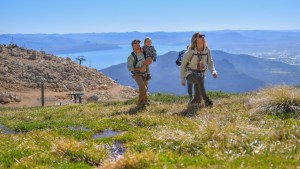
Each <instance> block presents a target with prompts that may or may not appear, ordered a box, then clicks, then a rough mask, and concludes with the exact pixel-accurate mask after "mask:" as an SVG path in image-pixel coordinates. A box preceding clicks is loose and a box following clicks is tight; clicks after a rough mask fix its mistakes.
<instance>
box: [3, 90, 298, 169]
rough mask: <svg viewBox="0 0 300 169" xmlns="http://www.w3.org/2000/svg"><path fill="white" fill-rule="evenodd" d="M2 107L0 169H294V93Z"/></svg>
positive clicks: (153, 97)
mask: <svg viewBox="0 0 300 169" xmlns="http://www.w3.org/2000/svg"><path fill="white" fill-rule="evenodd" d="M209 95H210V97H211V98H212V99H213V101H214V103H215V104H214V106H213V107H212V108H206V107H203V106H201V107H199V108H198V107H189V108H187V101H188V98H187V97H183V96H174V95H166V94H155V95H151V96H150V100H151V102H150V106H148V107H147V108H145V109H136V108H135V101H136V98H134V99H131V100H128V101H101V102H98V103H89V104H82V105H78V104H76V105H67V106H52V107H45V108H41V107H35V108H22V109H21V108H3V107H0V117H1V118H0V140H1V142H0V150H1V151H0V168H3V169H5V168H95V167H99V168H104V169H124V168H136V169H144V168H221V169H223V168H224V169H227V168H232V169H235V168H299V165H300V163H299V161H300V156H299V154H300V142H299V140H300V125H299V120H300V88H299V87H298V88H296V87H292V86H276V87H273V88H266V89H263V90H260V91H255V92H252V93H249V94H227V93H221V92H210V93H209Z"/></svg>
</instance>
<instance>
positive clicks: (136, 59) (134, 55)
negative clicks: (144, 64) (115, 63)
mask: <svg viewBox="0 0 300 169" xmlns="http://www.w3.org/2000/svg"><path fill="white" fill-rule="evenodd" d="M131 55H132V56H133V59H134V64H133V67H134V68H135V66H136V64H137V62H138V58H137V56H136V54H135V53H134V52H131Z"/></svg>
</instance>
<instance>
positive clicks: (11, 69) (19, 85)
mask: <svg viewBox="0 0 300 169" xmlns="http://www.w3.org/2000/svg"><path fill="white" fill-rule="evenodd" d="M42 81H43V82H44V86H45V90H46V92H47V95H46V96H45V97H46V98H47V99H48V100H56V101H57V102H59V98H61V99H66V98H67V97H66V93H69V92H76V91H83V92H85V96H84V98H85V99H87V98H88V97H91V96H93V95H95V96H97V97H98V98H99V99H101V100H103V99H104V100H105V99H106V100H107V99H128V98H131V97H132V96H134V95H135V92H134V91H133V89H132V88H130V87H125V86H121V85H119V84H118V83H116V82H115V81H114V80H112V79H111V78H109V77H107V76H105V75H103V74H102V73H101V72H99V71H97V70H96V69H92V68H88V67H85V66H81V65H79V64H77V63H76V62H74V61H72V60H70V59H64V58H60V57H57V56H54V55H52V54H47V53H45V52H43V51H34V50H29V49H25V48H22V47H18V46H17V45H15V44H11V45H0V93H4V92H12V93H14V94H17V95H18V94H19V95H20V96H23V97H24V99H25V98H27V100H28V99H29V100H38V96H39V93H40V88H41V82H42ZM24 92H25V94H24ZM21 93H23V94H21ZM56 94H57V95H56ZM31 95H34V97H33V96H31ZM55 95H56V96H55ZM28 97H29V98H28ZM28 104H30V103H28ZM34 104H35V103H34ZM23 106H26V105H23ZM27 106H33V105H27Z"/></svg>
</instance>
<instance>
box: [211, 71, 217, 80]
mask: <svg viewBox="0 0 300 169" xmlns="http://www.w3.org/2000/svg"><path fill="white" fill-rule="evenodd" d="M212 75H213V77H214V78H215V79H216V78H217V77H218V73H217V72H216V71H214V72H213V73H212Z"/></svg>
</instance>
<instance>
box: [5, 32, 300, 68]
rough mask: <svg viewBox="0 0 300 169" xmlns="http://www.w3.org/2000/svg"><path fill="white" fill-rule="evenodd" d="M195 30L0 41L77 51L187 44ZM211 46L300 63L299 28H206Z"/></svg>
mask: <svg viewBox="0 0 300 169" xmlns="http://www.w3.org/2000/svg"><path fill="white" fill-rule="evenodd" d="M193 33H194V32H124V33H114V32H112V33H83V34H1V35H0V43H4V44H10V43H16V44H17V45H18V46H22V47H26V48H31V49H34V50H44V51H46V52H48V53H53V54H63V53H78V52H86V51H95V50H109V49H116V48H119V47H120V45H130V43H131V41H132V40H133V39H141V40H143V39H144V38H145V37H148V36H149V37H151V38H152V40H153V43H154V45H184V46H185V45H188V44H189V43H190V39H191V36H192V34H193ZM204 33H205V34H206V39H207V40H208V42H209V45H210V48H211V49H215V50H222V51H226V52H229V53H235V54H241V53H243V54H250V55H253V56H256V57H262V58H276V59H279V60H281V61H283V62H285V63H289V64H298V65H300V31H299V30H298V31H267V30H266V31H261V30H249V31H240V30H223V31H204Z"/></svg>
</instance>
